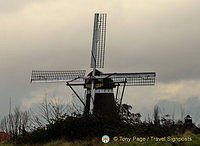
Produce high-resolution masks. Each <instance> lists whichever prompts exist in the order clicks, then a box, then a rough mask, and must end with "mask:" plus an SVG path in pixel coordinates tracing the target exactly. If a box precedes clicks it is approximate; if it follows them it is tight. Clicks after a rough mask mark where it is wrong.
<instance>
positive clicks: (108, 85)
mask: <svg viewBox="0 0 200 146" xmlns="http://www.w3.org/2000/svg"><path fill="white" fill-rule="evenodd" d="M106 18H107V14H105V13H101V14H99V13H96V14H95V15H94V29H93V40H92V51H91V66H90V67H91V68H92V71H91V72H90V73H89V74H88V75H87V76H86V75H85V73H86V70H68V71H37V70H33V71H32V75H31V83H33V82H34V83H38V82H39V83H40V82H46V83H49V82H66V85H67V86H69V88H70V89H71V90H72V91H73V92H74V94H75V95H76V96H77V98H78V99H79V100H80V102H81V103H82V104H83V106H84V114H85V115H88V114H89V113H94V114H96V113H98V114H103V115H108V114H113V113H116V112H117V111H119V110H120V107H121V104H122V99H123V95H124V91H125V87H126V86H150V85H154V84H155V76H156V73H155V72H142V73H103V72H101V71H99V70H97V68H104V56H105V40H106ZM73 86H83V87H84V88H85V89H86V91H87V92H86V93H87V94H86V100H85V101H84V100H83V98H81V97H80V96H79V95H78V94H77V92H76V91H75V89H74V88H73ZM120 86H122V87H123V89H122V94H121V97H118V92H119V87H120ZM114 88H117V89H116V96H115V97H114V92H113V89H114ZM116 101H118V102H119V109H117V107H116Z"/></svg>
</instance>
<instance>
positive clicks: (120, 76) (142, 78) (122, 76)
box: [102, 72, 156, 86]
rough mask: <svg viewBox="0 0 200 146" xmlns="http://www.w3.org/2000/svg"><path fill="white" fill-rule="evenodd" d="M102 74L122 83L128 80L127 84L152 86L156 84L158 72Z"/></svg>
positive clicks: (117, 82)
mask: <svg viewBox="0 0 200 146" xmlns="http://www.w3.org/2000/svg"><path fill="white" fill-rule="evenodd" d="M102 76H104V77H109V78H111V79H112V80H113V81H114V82H115V83H116V84H120V85H121V84H124V83H125V82H126V85H127V86H151V85H154V84H155V77H156V73H155V72H143V73H107V74H103V75H102Z"/></svg>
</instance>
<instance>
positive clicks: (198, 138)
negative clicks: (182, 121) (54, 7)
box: [0, 131, 200, 146]
mask: <svg viewBox="0 0 200 146" xmlns="http://www.w3.org/2000/svg"><path fill="white" fill-rule="evenodd" d="M178 137H191V139H192V140H191V141H190V142H177V141H176V142H175V144H176V145H177V146H199V145H200V134H199V135H194V134H192V133H191V132H189V131H187V132H185V134H183V135H179V136H174V138H178ZM14 145H15V144H0V146H14ZM35 145H36V146H37V145H38V146H88V145H97V146H98V145H107V146H119V145H120V146H121V145H122V146H132V145H133V146H134V145H135V146H138V145H142V146H170V145H172V142H169V141H162V142H156V141H148V142H135V141H134V142H122V141H114V140H111V141H110V142H109V143H107V144H104V143H102V142H101V140H100V139H93V140H91V141H75V142H66V141H65V140H64V139H62V140H57V141H53V142H50V143H45V144H34V146H35ZM27 146H28V145H27Z"/></svg>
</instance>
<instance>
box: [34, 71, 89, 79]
mask: <svg viewBox="0 0 200 146" xmlns="http://www.w3.org/2000/svg"><path fill="white" fill-rule="evenodd" d="M85 72H86V71H85V70H68V71H37V70H33V71H32V74H31V82H59V81H69V80H74V79H76V78H77V79H78V78H80V79H81V78H83V77H84V76H85Z"/></svg>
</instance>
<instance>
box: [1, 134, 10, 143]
mask: <svg viewBox="0 0 200 146" xmlns="http://www.w3.org/2000/svg"><path fill="white" fill-rule="evenodd" d="M9 139H10V136H9V135H8V134H6V133H5V132H0V142H1V143H4V142H6V141H8V140H9Z"/></svg>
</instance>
